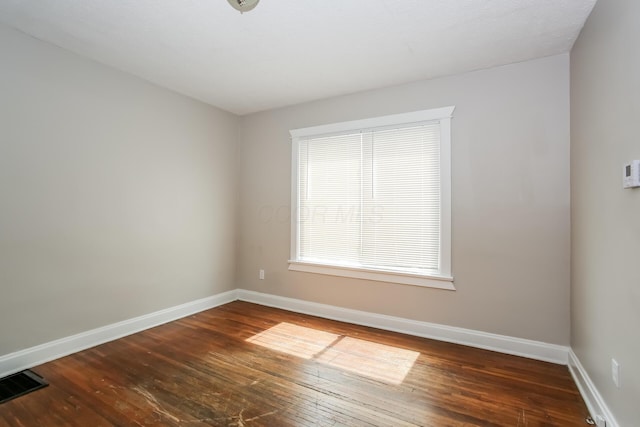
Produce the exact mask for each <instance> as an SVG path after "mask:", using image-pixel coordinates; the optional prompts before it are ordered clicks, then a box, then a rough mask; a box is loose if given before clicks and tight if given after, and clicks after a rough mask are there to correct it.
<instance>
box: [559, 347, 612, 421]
mask: <svg viewBox="0 0 640 427" xmlns="http://www.w3.org/2000/svg"><path fill="white" fill-rule="evenodd" d="M569 372H571V376H572V377H573V380H574V381H575V383H576V385H577V386H578V390H579V391H580V394H581V395H582V398H583V399H584V402H585V403H586V404H587V409H589V413H590V414H591V417H592V418H593V419H594V420H595V421H596V422H597V423H598V424H597V425H598V427H605V426H606V427H619V425H618V423H617V421H616V419H615V418H614V416H613V414H612V413H611V410H610V409H609V407H608V406H607V404H606V403H605V401H604V399H603V398H602V396H601V395H600V393H599V392H598V389H597V388H596V386H595V384H594V383H593V381H591V378H590V377H589V374H587V371H586V370H585V369H584V367H583V366H582V363H580V360H579V359H578V356H576V354H575V353H574V352H573V350H570V351H569Z"/></svg>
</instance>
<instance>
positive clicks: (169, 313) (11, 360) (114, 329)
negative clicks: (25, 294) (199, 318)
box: [0, 290, 238, 378]
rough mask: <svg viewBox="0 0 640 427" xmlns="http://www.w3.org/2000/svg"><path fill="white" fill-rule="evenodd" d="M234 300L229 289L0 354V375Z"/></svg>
mask: <svg viewBox="0 0 640 427" xmlns="http://www.w3.org/2000/svg"><path fill="white" fill-rule="evenodd" d="M237 299H238V298H237V291H236V290H232V291H228V292H224V293H221V294H217V295H213V296H210V297H207V298H202V299H199V300H195V301H191V302H188V303H185V304H181V305H177V306H175V307H170V308H167V309H164V310H160V311H156V312H154V313H149V314H145V315H143V316H139V317H135V318H133V319H128V320H124V321H122V322H118V323H113V324H111V325H107V326H103V327H101V328H97V329H92V330H90V331H86V332H82V333H79V334H76V335H72V336H70V337H65V338H61V339H59V340H55V341H51V342H48V343H45V344H41V345H38V346H35V347H31V348H27V349H24V350H20V351H17V352H15V353H10V354H7V355H4V356H0V378H2V377H5V376H7V375H10V374H12V373H15V372H19V371H22V370H23V369H27V368H31V367H33V366H36V365H40V364H42V363H45V362H49V361H51V360H54V359H58V358H60V357H63V356H67V355H69V354H72V353H75V352H78V351H82V350H86V349H87V348H90V347H94V346H96V345H99V344H103V343H105V342H108V341H113V340H116V339H118V338H122V337H124V336H127V335H131V334H134V333H136V332H140V331H143V330H145V329H149V328H152V327H154V326H158V325H162V324H163V323H167V322H171V321H173V320H177V319H180V318H182V317H186V316H190V315H192V314H195V313H199V312H201V311H204V310H208V309H210V308H213V307H217V306H219V305H222V304H227V303H229V302H232V301H235V300H237Z"/></svg>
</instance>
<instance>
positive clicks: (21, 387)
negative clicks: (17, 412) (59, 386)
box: [0, 369, 49, 403]
mask: <svg viewBox="0 0 640 427" xmlns="http://www.w3.org/2000/svg"><path fill="white" fill-rule="evenodd" d="M48 385H49V383H47V382H46V381H45V380H44V378H42V377H41V376H40V375H38V374H36V373H35V372H33V371H31V370H29V369H27V370H26V371H22V372H18V373H17V374H13V375H9V376H8V377H4V378H1V379H0V403H4V402H8V401H9V400H11V399H15V398H16V397H19V396H22V395H25V394H27V393H31V392H32V391H36V390H38V389H39V388H42V387H46V386H48Z"/></svg>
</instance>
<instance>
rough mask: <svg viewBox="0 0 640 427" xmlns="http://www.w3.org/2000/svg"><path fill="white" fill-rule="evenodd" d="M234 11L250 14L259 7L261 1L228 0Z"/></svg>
mask: <svg viewBox="0 0 640 427" xmlns="http://www.w3.org/2000/svg"><path fill="white" fill-rule="evenodd" d="M227 1H228V2H229V4H230V5H231V6H233V8H234V9H236V10H239V11H240V13H242V12H248V11H250V10H252V9H253V8H254V7H256V6H257V5H258V2H259V1H260V0H227Z"/></svg>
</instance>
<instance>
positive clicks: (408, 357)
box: [247, 322, 420, 384]
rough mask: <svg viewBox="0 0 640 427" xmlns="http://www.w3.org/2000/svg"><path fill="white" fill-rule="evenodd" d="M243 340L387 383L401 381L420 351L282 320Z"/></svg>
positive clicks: (398, 382) (399, 382)
mask: <svg viewBox="0 0 640 427" xmlns="http://www.w3.org/2000/svg"><path fill="white" fill-rule="evenodd" d="M247 342H250V343H252V344H256V345H259V346H262V347H266V348H269V349H271V350H275V351H279V352H282V353H287V354H290V355H293V356H296V357H301V358H303V359H307V360H309V359H315V360H317V361H318V362H321V363H324V364H327V365H329V366H333V367H336V368H339V369H343V370H345V371H349V372H353V373H356V374H359V375H363V376H366V377H369V378H372V379H375V380H379V381H383V382H385V383H390V384H401V383H402V381H404V379H405V377H406V376H407V374H408V373H409V371H410V370H411V367H412V366H413V364H414V363H415V361H416V359H417V358H418V356H419V355H420V353H418V352H416V351H411V350H406V349H402V348H398V347H393V346H389V345H385V344H378V343H374V342H370V341H365V340H361V339H358V338H352V337H347V336H341V335H336V334H332V333H329V332H325V331H319V330H317V329H312V328H307V327H304V326H298V325H293V324H291V323H286V322H283V323H279V324H277V325H276V326H273V327H272V328H269V329H267V330H265V331H263V332H260V333H259V334H256V335H254V336H252V337H250V338H248V339H247Z"/></svg>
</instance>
